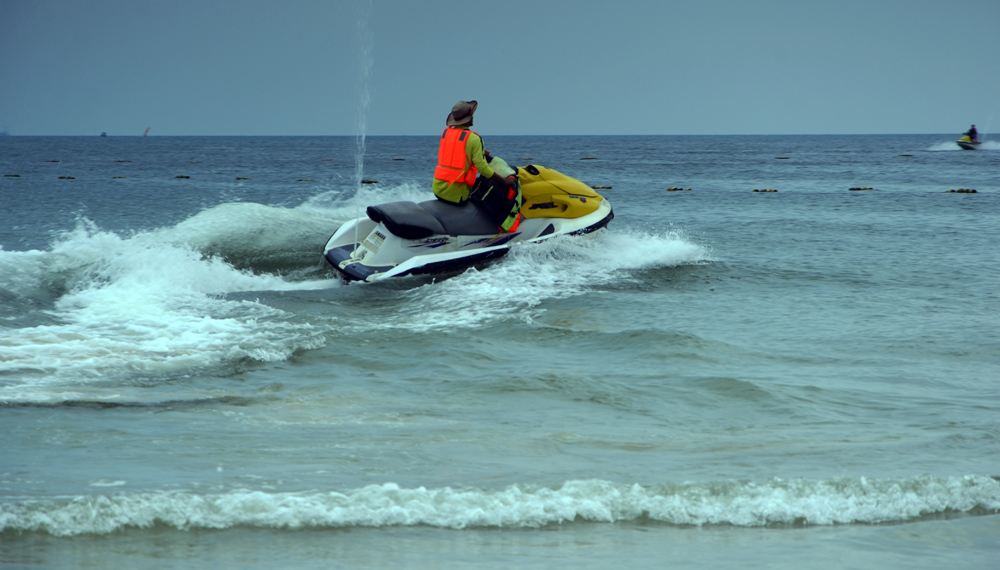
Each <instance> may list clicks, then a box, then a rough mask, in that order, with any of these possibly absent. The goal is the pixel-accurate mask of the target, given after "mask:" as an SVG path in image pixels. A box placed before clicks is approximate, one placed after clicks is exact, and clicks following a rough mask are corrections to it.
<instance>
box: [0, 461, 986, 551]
mask: <svg viewBox="0 0 1000 570" xmlns="http://www.w3.org/2000/svg"><path fill="white" fill-rule="evenodd" d="M975 512H978V513H980V514H984V513H986V514H996V513H998V512H1000V483H998V482H997V481H996V480H995V479H993V478H991V477H983V476H971V475H970V476H964V477H947V478H941V477H932V476H929V475H928V476H920V477H913V478H908V479H882V480H870V479H865V478H861V479H855V478H843V479H832V480H826V481H809V480H803V479H793V480H781V479H774V480H771V481H768V482H766V483H762V484H756V483H752V482H735V481H725V482H708V483H687V484H667V485H662V486H658V487H643V486H640V485H635V484H633V485H627V484H619V483H614V482H609V481H601V480H576V481H568V482H566V483H564V484H562V485H560V486H558V487H555V488H549V487H534V486H521V485H514V486H510V487H507V488H505V489H497V490H484V489H453V488H450V487H445V488H441V489H425V488H423V487H420V488H416V489H404V488H401V487H399V486H398V485H395V484H392V483H387V484H383V485H371V486H368V487H364V488H362V489H356V490H353V491H347V492H343V493H341V492H335V491H329V492H319V491H316V492H303V493H271V492H262V491H253V490H238V491H232V492H228V493H223V494H211V495H205V494H197V493H189V492H151V493H121V494H117V495H91V496H80V497H76V498H72V499H51V500H39V499H32V500H30V501H21V502H17V501H11V502H6V503H4V504H0V532H3V531H5V530H15V531H41V532H46V533H50V534H53V535H57V536H70V535H77V534H104V533H110V532H115V531H117V530H120V529H123V528H126V527H141V528H148V527H151V526H152V525H154V524H164V525H168V526H171V527H174V528H177V529H190V528H211V529H225V528H231V527H234V526H253V527H262V528H288V529H298V528H316V527H386V526H411V525H429V526H434V527H440V528H451V529H464V528H482V527H513V528H532V527H540V526H545V525H551V524H567V523H572V522H574V521H578V520H582V521H591V522H603V523H614V522H619V521H634V520H640V519H644V518H647V519H650V520H654V521H658V522H662V523H666V524H673V525H696V526H702V525H734V526H744V527H761V526H775V525H779V526H783V525H795V526H799V525H834V524H855V523H859V524H876V523H884V522H901V521H909V520H918V519H920V518H921V517H927V516H935V515H939V514H946V513H975Z"/></svg>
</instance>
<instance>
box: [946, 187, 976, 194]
mask: <svg viewBox="0 0 1000 570" xmlns="http://www.w3.org/2000/svg"><path fill="white" fill-rule="evenodd" d="M978 193H979V192H976V189H975V188H959V189H958V190H948V192H947V194H978Z"/></svg>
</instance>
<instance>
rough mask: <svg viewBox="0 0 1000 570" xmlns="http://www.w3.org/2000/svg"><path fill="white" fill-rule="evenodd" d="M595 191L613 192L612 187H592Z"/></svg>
mask: <svg viewBox="0 0 1000 570" xmlns="http://www.w3.org/2000/svg"><path fill="white" fill-rule="evenodd" d="M591 188H593V189H594V190H611V187H610V186H591Z"/></svg>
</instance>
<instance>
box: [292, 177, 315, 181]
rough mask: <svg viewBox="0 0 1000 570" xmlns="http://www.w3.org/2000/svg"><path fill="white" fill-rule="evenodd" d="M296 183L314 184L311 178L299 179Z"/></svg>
mask: <svg viewBox="0 0 1000 570" xmlns="http://www.w3.org/2000/svg"><path fill="white" fill-rule="evenodd" d="M296 182H315V180H313V179H312V178H299V179H298V180H296Z"/></svg>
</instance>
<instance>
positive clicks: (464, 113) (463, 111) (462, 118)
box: [447, 101, 479, 127]
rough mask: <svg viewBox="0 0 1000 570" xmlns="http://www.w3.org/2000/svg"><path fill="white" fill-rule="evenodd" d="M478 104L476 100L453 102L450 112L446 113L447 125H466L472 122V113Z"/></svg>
mask: <svg viewBox="0 0 1000 570" xmlns="http://www.w3.org/2000/svg"><path fill="white" fill-rule="evenodd" d="M478 106H479V103H478V102H477V101H459V102H458V103H455V106H454V107H452V108H451V114H449V115H448V121H447V123H448V126H449V127H455V126H459V125H468V124H469V123H471V122H472V114H473V113H475V112H476V107H478Z"/></svg>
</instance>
